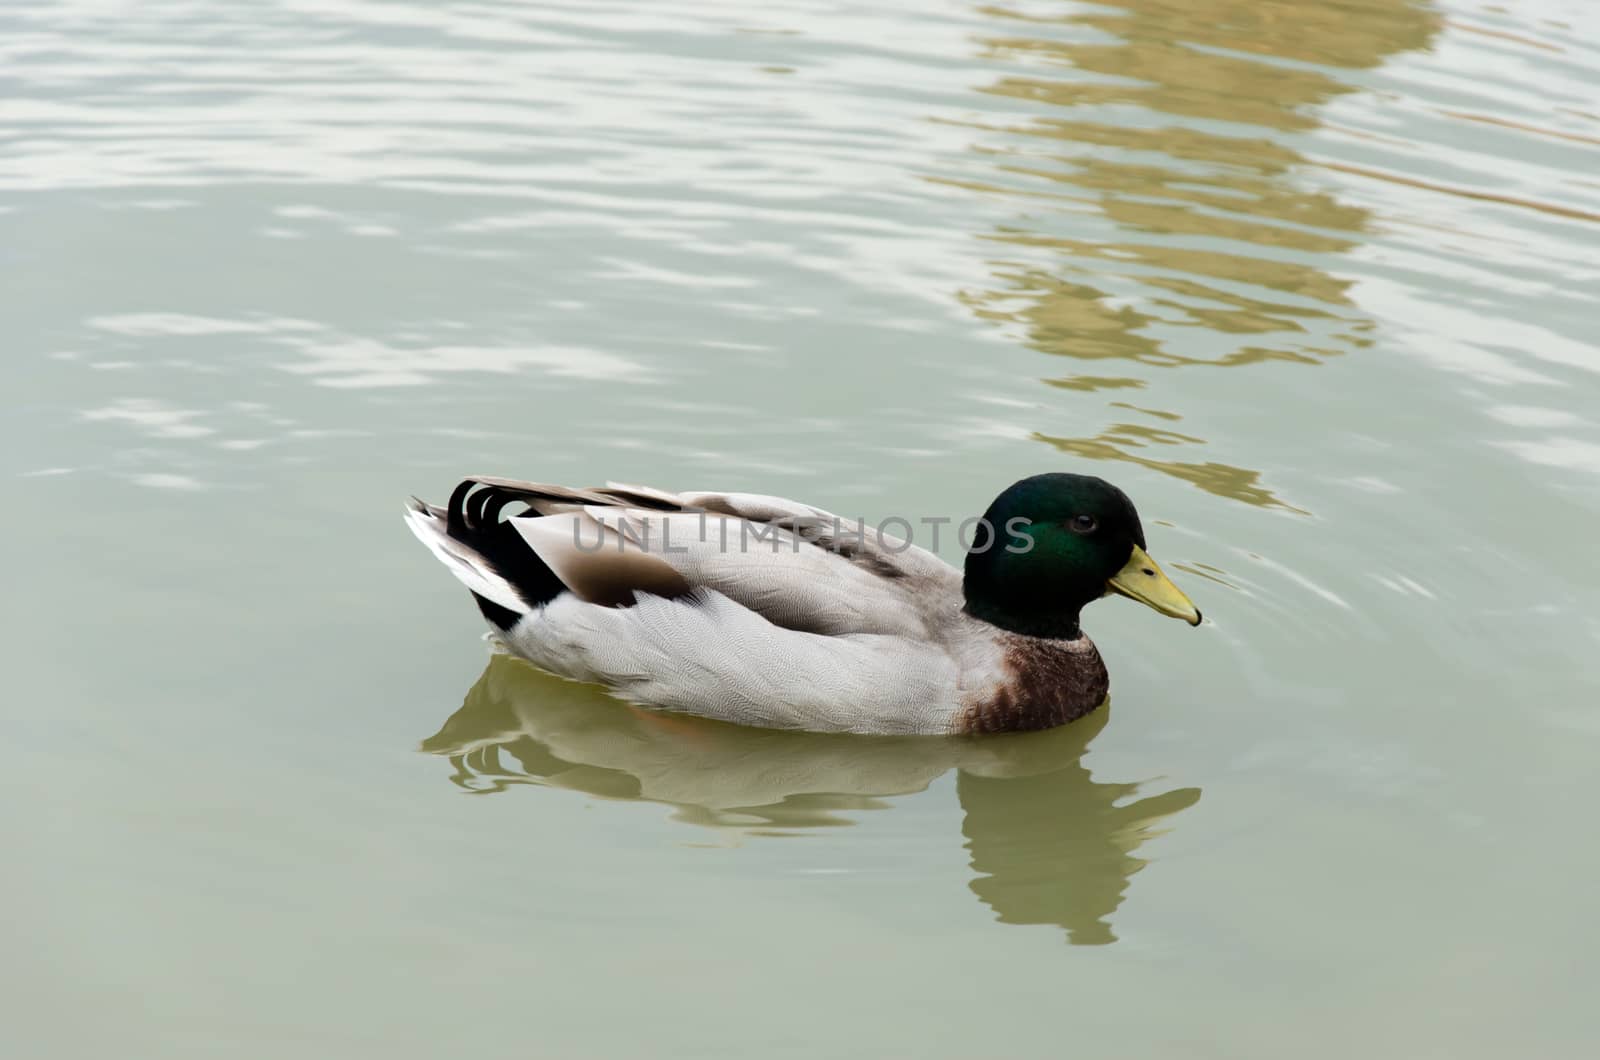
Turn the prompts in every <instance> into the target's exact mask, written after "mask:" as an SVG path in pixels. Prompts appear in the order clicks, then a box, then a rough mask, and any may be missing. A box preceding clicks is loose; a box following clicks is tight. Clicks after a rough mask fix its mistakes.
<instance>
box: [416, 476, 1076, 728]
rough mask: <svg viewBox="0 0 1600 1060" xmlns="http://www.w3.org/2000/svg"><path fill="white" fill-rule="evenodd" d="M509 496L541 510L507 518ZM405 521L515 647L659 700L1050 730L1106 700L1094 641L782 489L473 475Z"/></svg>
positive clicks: (715, 710) (823, 718) (912, 723)
mask: <svg viewBox="0 0 1600 1060" xmlns="http://www.w3.org/2000/svg"><path fill="white" fill-rule="evenodd" d="M479 487H481V488H479ZM511 502H520V503H524V504H527V505H528V506H529V509H530V511H528V512H527V514H524V515H519V516H516V517H513V518H510V519H506V520H503V521H502V520H500V519H499V514H500V509H501V508H502V507H504V506H505V505H506V504H508V503H511ZM407 522H408V523H409V524H410V526H411V529H412V530H413V532H415V533H416V535H417V537H418V538H419V539H421V541H422V542H423V543H424V544H426V545H427V546H428V547H429V549H431V550H432V551H433V553H434V554H435V555H436V556H437V557H438V558H439V559H440V560H442V561H443V562H444V563H445V565H446V566H448V567H449V568H450V569H451V571H452V572H453V573H454V574H455V575H456V577H457V578H459V579H460V580H461V581H462V582H463V583H464V584H465V585H466V586H467V587H468V588H469V589H471V590H472V591H473V593H474V594H475V595H476V596H477V597H478V598H479V601H480V606H482V607H483V610H484V612H485V615H486V617H488V618H489V620H490V623H491V626H493V627H494V630H495V634H496V636H497V637H498V638H499V639H500V640H501V642H502V643H503V644H504V645H505V647H506V648H507V649H509V650H510V651H511V652H513V653H515V654H517V655H519V656H521V657H523V658H525V659H527V660H529V661H530V662H532V663H534V664H536V665H538V666H540V667H542V668H544V669H546V670H549V671H551V672H553V673H556V674H560V675H562V676H565V677H569V678H573V679H575V680H580V681H594V682H598V683H601V684H604V685H606V686H608V687H609V688H611V689H612V690H613V691H614V692H616V693H617V694H618V695H620V696H622V697H624V698H627V699H629V700H632V701H634V702H637V703H641V704H646V705H649V706H654V707H661V708H666V709H671V710H680V711H686V712H689V713H693V714H698V715H702V716H705V717H711V718H718V719H722V720H726V721H732V722H738V723H742V724H748V725H762V726H770V727H782V728H799V729H808V730H811V731H817V732H866V733H899V734H912V733H920V734H948V733H960V732H974V731H995V730H1001V729H1018V728H1043V727H1047V726H1049V725H1054V724H1059V723H1060V722H1062V721H1066V720H1070V719H1071V718H1072V717H1076V716H1078V715H1080V714H1082V713H1084V712H1086V711H1087V710H1089V709H1092V708H1093V707H1094V706H1095V705H1097V704H1098V703H1099V702H1100V700H1101V699H1103V697H1104V695H1105V685H1106V681H1105V669H1104V666H1103V664H1102V663H1101V662H1100V657H1099V655H1098V653H1097V652H1096V651H1095V648H1094V645H1093V644H1092V643H1091V642H1090V641H1089V639H1088V638H1087V637H1079V638H1077V639H1075V640H1070V641H1057V640H1039V639H1036V638H1032V637H1023V636H1019V635H1016V634H1010V633H1006V632H1004V631H1002V630H999V629H997V628H996V627H994V626H992V625H989V624H988V623H985V622H982V621H980V620H978V619H976V618H973V617H972V616H970V615H968V614H967V613H966V612H965V611H964V610H963V596H962V575H961V572H960V571H958V570H956V569H955V568H954V567H952V566H950V565H949V564H947V563H945V562H944V561H943V560H941V559H939V558H938V557H937V556H935V555H933V554H932V553H930V552H928V551H926V550H925V549H921V548H918V547H916V546H914V545H910V544H908V543H906V542H903V541H899V540H897V539H894V538H890V537H887V536H883V537H881V538H880V536H879V535H878V534H877V533H875V532H874V531H873V530H872V529H871V528H870V527H869V528H867V530H866V533H865V534H864V535H858V534H857V533H856V530H857V528H856V527H855V526H854V525H852V524H850V523H848V522H843V521H840V520H838V519H837V518H836V517H835V516H833V515H832V514H830V513H828V512H824V511H822V510H820V509H817V508H813V507H811V506H809V505H805V504H800V503H798V502H795V501H790V500H785V499H783V498H779V497H770V496H763V495H756V494H742V493H711V492H692V493H681V494H669V493H664V492H662V491H659V490H651V489H643V488H639V487H624V486H609V487H606V488H604V489H595V490H575V489H568V488H566V487H559V486H548V485H542V484H536V483H526V482H512V481H508V480H504V479H492V478H477V479H472V480H468V482H467V483H464V484H463V487H462V488H461V489H458V490H457V492H456V495H455V496H454V497H453V498H452V500H451V504H450V506H449V507H448V508H447V509H440V508H436V507H432V506H430V505H426V504H423V503H422V502H417V503H416V504H415V505H413V506H412V507H411V509H410V510H409V511H408V512H407ZM863 538H864V539H863ZM485 601H487V603H484V602H485Z"/></svg>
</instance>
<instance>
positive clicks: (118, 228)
mask: <svg viewBox="0 0 1600 1060" xmlns="http://www.w3.org/2000/svg"><path fill="white" fill-rule="evenodd" d="M0 28H3V31H0V307H3V320H4V336H5V342H6V356H5V358H4V359H3V362H0V363H3V364H4V369H3V371H4V375H3V377H0V379H3V387H4V393H5V394H6V395H7V399H6V407H7V412H6V415H5V418H4V420H3V428H0V430H3V441H4V445H3V447H0V451H3V454H4V455H3V456H0V474H3V475H4V476H5V481H6V482H7V483H9V498H10V502H11V505H12V510H11V518H10V519H9V520H8V527H9V529H8V531H7V538H6V540H7V542H8V544H9V555H10V562H9V564H8V567H7V569H8V572H9V573H8V579H9V588H10V591H9V592H7V593H6V594H5V595H6V602H7V622H6V627H5V628H6V633H7V643H8V649H7V659H8V661H9V665H8V667H7V670H8V692H9V694H8V696H7V697H6V699H7V706H6V710H5V718H6V732H7V739H6V740H5V741H4V743H3V744H0V778H3V782H4V784H5V788H6V802H7V805H8V806H9V807H10V812H8V813H7V814H6V817H5V821H4V824H0V841H3V842H4V844H5V849H6V851H7V865H8V869H7V871H6V873H5V874H4V877H3V880H4V882H3V884H0V894H3V895H4V897H5V899H6V900H7V903H8V905H9V907H10V908H11V910H12V913H13V915H12V916H10V917H8V918H6V920H5V924H4V927H3V929H0V938H3V940H4V948H3V951H0V952H3V953H4V956H3V957H0V986H3V990H0V996H3V997H4V998H5V1001H4V1002H3V1004H0V1011H3V1015H4V1021H5V1024H6V1027H7V1037H8V1039H9V1045H8V1050H7V1051H8V1054H9V1055H17V1056H62V1057H67V1056H72V1057H76V1056H88V1055H97V1054H99V1053H103V1052H115V1053H116V1054H117V1055H122V1056H131V1057H145V1056H149V1057H163V1058H166V1057H181V1056H208V1057H209V1056H215V1055H218V1054H220V1053H227V1054H228V1055H237V1056H246V1057H279V1056H283V1055H285V1054H286V1053H289V1052H299V1053H306V1054H309V1055H317V1056H340V1057H352V1056H380V1055H381V1056H384V1057H401V1056H417V1057H433V1056H438V1055H440V1053H441V1052H444V1051H446V1050H449V1051H451V1052H458V1053H460V1054H462V1055H486V1056H505V1055H518V1056H522V1055H541V1056H558V1057H582V1056H594V1057H615V1056H660V1057H669V1056H671V1057H676V1056H682V1057H707V1056H729V1057H746V1056H829V1057H846V1056H851V1057H854V1056H860V1057H877V1056H906V1055H925V1056H966V1055H993V1054H996V1053H1001V1054H1006V1055H1055V1054H1059V1053H1063V1052H1067V1051H1072V1052H1074V1053H1083V1054H1089V1055H1126V1056H1151V1057H1184V1058H1188V1057H1196V1056H1217V1057H1230V1058H1232V1057H1264V1058H1265V1057H1278V1056H1282V1055H1284V1054H1285V1053H1287V1052H1292V1053H1293V1054H1294V1055H1297V1056H1306V1057H1329V1058H1334V1057H1344V1056H1349V1055H1351V1054H1352V1053H1356V1052H1360V1053H1361V1054H1363V1055H1373V1056H1395V1057H1400V1056H1404V1057H1429V1056H1438V1057H1451V1058H1458V1057H1501V1056H1506V1055H1510V1054H1512V1053H1516V1054H1518V1055H1522V1054H1529V1055H1538V1056H1541V1057H1581V1056H1589V1055H1592V1053H1593V1050H1594V1048H1595V1046H1596V1032H1595V1029H1594V1020H1593V1014H1592V1005H1591V1003H1590V997H1589V995H1590V994H1591V993H1592V986H1593V983H1594V982H1595V978H1596V975H1597V973H1600V967H1597V959H1596V957H1595V953H1596V952H1597V949H1596V947H1597V944H1600V930H1597V921H1596V918H1595V916H1594V914H1593V904H1594V903H1593V878H1594V876H1595V874H1596V872H1597V870H1600V853H1597V851H1596V848H1595V845H1594V843H1593V840H1592V836H1593V833H1594V827H1593V820H1592V816H1593V815H1592V812H1591V809H1590V805H1589V803H1590V801H1591V793H1592V791H1593V785H1594V783H1595V781H1596V779H1597V772H1600V770H1597V766H1600V713H1597V711H1596V708H1595V706H1594V704H1595V703H1596V702H1597V692H1600V671H1597V669H1596V667H1595V666H1594V665H1593V659H1594V657H1595V654H1596V651H1597V649H1600V618H1597V615H1596V611H1595V608H1594V603H1593V602H1594V600H1595V598H1596V593H1597V592H1600V564H1597V563H1596V562H1595V561H1594V558H1593V551H1594V546H1593V536H1594V532H1593V528H1594V526H1595V518H1596V515H1597V514H1600V488H1597V487H1600V478H1597V476H1600V417H1597V415H1596V412H1595V409H1596V408H1597V407H1600V404H1597V401H1596V397H1597V394H1600V378H1597V373H1600V347H1597V346H1596V342H1595V338H1594V335H1595V323H1596V314H1597V304H1600V299H1597V295H1596V293H1595V292H1596V291H1600V253H1597V252H1600V180H1597V179H1596V177H1595V173H1596V172H1597V171H1600V166H1597V162H1600V150H1597V147H1600V48H1597V47H1596V45H1595V43H1594V42H1595V41H1596V40H1597V39H1600V17H1597V12H1596V11H1595V10H1594V9H1593V6H1592V5H1590V4H1587V3H1584V2H1581V0H1571V2H1566V3H1562V2H1558V0H1530V2H1526V3H1521V4H1517V5H1514V6H1512V7H1507V8H1500V7H1495V6H1485V5H1480V4H1474V3H1468V2H1464V0H1463V2H1456V0H1450V2H1446V3H1440V4H1436V5H1426V4H1420V3H1410V2H1406V0H1343V2H1340V3H1327V4H1302V3H1288V2H1269V3H1260V2H1254V0H1251V2H1246V0H1208V2H1205V3H1196V2H1192V0H1189V2H1184V3H1177V2H1170V3H1162V2H1159V0H1152V2H1133V0H1115V2H1107V3H1103V4H1097V5H1087V4H1074V3H1067V2H1046V0H1027V2H1024V3H1022V4H1010V3H1003V4H999V5H978V4H960V3H937V4H929V3H926V2H921V3H915V4H913V3H909V2H900V3H889V4H882V3H880V4H872V5H866V4H859V5H837V6H835V5H830V4H827V3H822V2H787V3H780V4H777V5H762V6H761V8H760V9H759V10H757V9H756V8H753V7H751V6H750V5H748V4H739V3H734V2H732V0H722V2H714V0H700V2H690V3H687V4H676V5H672V6H670V7H667V6H664V5H660V4H633V5H627V4H595V3H592V2H587V0H586V2H584V3H565V2H554V0H546V2H543V3H539V4H527V5H522V4H512V3H506V2H479V3H456V4H448V5H443V4H423V3H413V2H403V0H388V2H380V0H340V2H335V3H326V4H306V3H298V2H293V0H285V2H278V3H270V4H268V3H244V2H234V3H210V4H203V5H202V4H183V3H156V4H140V5H117V4H107V3H91V2H77V3H58V4H54V5H48V6H42V7H30V6H26V5H21V4H13V5H8V6H6V7H4V8H3V9H0ZM1069 468H1070V469H1076V470H1082V471H1089V472H1094V473H1099V474H1103V475H1106V476H1108V477H1110V478H1112V479H1113V480H1114V481H1116V482H1117V483H1118V484H1120V485H1122V486H1123V487H1124V488H1125V489H1127V490H1128V491H1129V492H1130V493H1131V494H1132V495H1133V497H1134V498H1135V499H1136V501H1137V502H1138V504H1139V506H1140V509H1141V511H1142V512H1143V514H1144V516H1145V520H1146V526H1147V529H1148V530H1149V537H1150V542H1151V550H1152V553H1153V554H1154V555H1155V556H1156V557H1157V558H1158V559H1160V560H1161V561H1162V562H1163V563H1164V564H1165V565H1166V566H1167V568H1168V570H1169V571H1170V572H1171V573H1173V575H1174V577H1175V578H1177V579H1178V580H1179V581H1180V582H1181V583H1182V584H1183V585H1184V586H1185V588H1187V589H1189V590H1190V593H1191V595H1192V596H1193V597H1194V598H1195V600H1196V602H1197V603H1198V604H1199V605H1200V606H1201V607H1202V608H1203V609H1204V611H1205V613H1206V615H1207V616H1208V619H1209V622H1208V624H1207V625H1206V626H1205V627H1204V628H1202V629H1201V630H1199V631H1191V630H1188V629H1186V628H1185V627H1183V626H1182V625H1181V624H1178V623H1174V622H1169V621H1165V620H1162V619H1160V618H1158V617H1156V616H1154V615H1152V614H1151V613H1149V612H1148V611H1145V610H1144V609H1141V608H1136V607H1133V606H1132V605H1128V604H1126V603H1125V602H1115V601H1113V602H1106V603H1102V604H1097V605H1095V606H1094V607H1092V608H1091V609H1090V610H1089V611H1088V612H1087V614H1086V624H1087V626H1088V628H1089V630H1090V631H1091V632H1092V633H1093V635H1094V636H1095V638H1096V640H1097V642H1098V643H1099V644H1100V646H1101V650H1102V652H1103V653H1104V654H1105V656H1106V658H1107V661H1108V663H1109V666H1110V669H1111V672H1112V675H1113V704H1112V707H1111V709H1110V710H1109V712H1107V714H1105V715H1102V716H1099V717H1097V718H1095V719H1093V720H1091V721H1088V722H1086V723H1083V724H1082V725H1081V726H1078V727H1071V728H1068V729H1066V730H1062V731H1058V732H1054V733H1048V734H1043V735H1040V736H1036V737H1023V738H1005V739H1001V740H998V741H992V742H980V743H978V744H975V745H973V744H967V745H961V746H955V745H951V744H947V743H943V742H939V741H935V742H932V743H925V742H919V741H870V740H869V741H863V740H857V739H842V738H821V737H807V736H795V735H788V736H785V735H782V734H764V733H751V732H743V731H740V730H734V729H728V728H724V727H717V726H696V725H694V724H692V723H685V722H671V721H669V722H662V721H660V720H657V719H653V718H651V717H649V716H641V715H639V714H637V713H636V712H633V711H630V710H628V709H627V708H624V707H621V706H618V705H616V704H613V703H610V702H608V701H606V700H605V699H603V698H602V697H599V696H597V695H596V694H594V693H592V692H591V691H589V690H586V689H583V688H577V687H574V686H568V685H558V684H554V683H552V682H550V681H548V680H546V679H544V678H541V677H540V676H539V675H537V674H534V673H530V672H529V671H527V670H525V669H522V668H520V667H517V666H513V665H509V664H507V663H505V662H496V663H490V662H489V659H488V655H487V653H486V651H485V648H484V645H483V644H482V643H481V641H480V640H479V639H478V637H479V633H480V625H479V623H478V620H477V617H476V615H475V614H474V612H473V609H472V607H471V606H470V604H469V602H468V600H467V599H466V598H465V596H464V595H463V594H462V593H461V592H460V591H459V589H458V588H457V587H456V586H455V585H454V584H453V582H452V581H451V579H450V578H449V577H448V575H447V574H445V572H443V571H441V570H439V569H438V568H437V566H436V564H435V563H434V561H433V560H432V559H430V558H429V557H428V556H427V555H426V554H425V553H424V552H423V551H422V550H421V549H419V548H418V547H417V546H416V544H415V542H414V541H412V540H411V538H410V536H409V535H408V534H407V533H406V532H405V530H404V527H403V526H402V524H401V521H400V518H399V514H400V505H401V502H402V500H403V499H404V498H405V497H406V496H407V495H408V494H410V493H420V494H422V495H424V496H427V497H430V498H434V499H438V498H440V497H441V496H443V494H444V493H445V492H446V491H447V490H448V489H449V487H450V486H451V485H452V484H453V482H454V481H455V479H456V478H457V477H458V476H459V475H460V474H462V473H466V472H491V473H502V474H510V475H521V476H528V477H536V478H545V479H550V480H554V481H566V482H574V483H585V482H595V481H601V480H604V479H608V478H611V479H622V480H628V481H641V482H647V483H657V484H660V485H663V486H667V487H673V488H754V489H759V490H763V491H767V492H774V493H780V494H787V495H791V496H796V497H800V498H803V499H805V500H807V501H810V502H813V503H816V504H820V505H823V506H825V507H828V508H830V509H833V510H837V511H844V512H847V513H850V514H861V515H865V516H868V517H881V516H883V515H888V514H901V513H907V512H909V513H913V514H929V515H946V514H948V515H954V516H957V517H960V516H964V515H967V514H971V513H974V512H976V511H980V510H981V509H982V508H983V506H984V505H985V504H986V502H987V501H988V500H989V499H990V497H992V495H993V494H994V493H995V492H997V491H998V489H999V488H1001V487H1002V486H1004V485H1005V484H1007V483H1009V482H1011V481H1012V480H1014V479H1016V478H1018V477H1021V476H1022V475H1025V474H1030V473H1034V472H1038V471H1043V470H1055V469H1069ZM946 551H947V554H951V555H953V552H951V550H950V549H949V548H948V546H947V548H946Z"/></svg>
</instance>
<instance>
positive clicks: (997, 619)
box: [966, 591, 1083, 640]
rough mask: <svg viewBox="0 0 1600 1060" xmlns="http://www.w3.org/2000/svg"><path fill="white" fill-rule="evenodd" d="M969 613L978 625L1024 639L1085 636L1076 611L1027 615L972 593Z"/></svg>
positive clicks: (969, 600)
mask: <svg viewBox="0 0 1600 1060" xmlns="http://www.w3.org/2000/svg"><path fill="white" fill-rule="evenodd" d="M966 612H967V614H969V615H971V616H972V617H973V618H976V619H978V620H979V621H982V622H987V623H989V624H990V625H991V626H998V627H999V628H1000V629H1003V630H1005V631H1006V632H1007V633H1016V634H1019V635H1021V636H1024V637H1040V638H1042V639H1045V640H1077V639H1078V638H1079V637H1080V636H1082V635H1083V630H1082V629H1081V628H1080V627H1079V625H1078V609H1077V608H1073V609H1071V610H1070V611H1067V610H1060V611H1049V612H1044V611H1027V610H1021V609H1019V608H1016V607H1014V606H1007V605H1006V604H1005V603H1003V602H1000V601H995V600H990V599H985V598H984V597H983V596H982V595H979V596H978V597H976V598H974V596H973V594H972V593H971V592H970V591H969V592H968V593H967V606H966Z"/></svg>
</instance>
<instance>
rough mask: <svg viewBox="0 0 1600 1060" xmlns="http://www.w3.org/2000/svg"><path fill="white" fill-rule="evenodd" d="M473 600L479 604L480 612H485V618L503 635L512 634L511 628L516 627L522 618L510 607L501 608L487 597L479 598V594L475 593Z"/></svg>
mask: <svg viewBox="0 0 1600 1060" xmlns="http://www.w3.org/2000/svg"><path fill="white" fill-rule="evenodd" d="M472 598H473V599H474V600H476V601H477V602H478V610H479V611H482V612H483V617H484V618H486V619H488V620H489V623H490V624H491V625H493V626H494V627H495V628H496V629H498V630H500V631H501V632H502V633H509V632H511V627H512V626H514V625H516V624H517V622H518V621H519V620H520V619H521V618H522V615H521V614H519V613H518V612H516V611H513V610H511V608H509V607H501V606H500V605H499V604H497V603H495V602H494V601H493V600H491V599H489V598H488V597H487V596H479V595H478V594H477V593H473V594H472Z"/></svg>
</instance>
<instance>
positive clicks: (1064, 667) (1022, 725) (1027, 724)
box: [957, 634, 1111, 733]
mask: <svg viewBox="0 0 1600 1060" xmlns="http://www.w3.org/2000/svg"><path fill="white" fill-rule="evenodd" d="M1000 650H1001V660H1002V661H1001V667H1000V669H1001V678H1000V680H999V681H998V682H997V683H996V684H995V686H993V687H990V688H984V689H975V690H973V694H972V695H971V697H970V701H969V704H968V706H967V708H966V710H965V711H964V712H963V714H962V716H961V718H960V719H959V722H958V725H957V729H958V731H960V732H966V733H988V732H1027V731H1029V730H1033V729H1049V728H1054V727H1055V726H1057V725H1065V724H1066V723H1067V722H1069V721H1074V720H1076V719H1078V718H1081V717H1083V716H1084V715H1085V714H1088V713H1089V712H1090V711H1092V710H1094V709H1095V708H1096V707H1098V706H1099V705H1100V704H1101V703H1103V702H1105V698H1106V693H1107V692H1108V691H1109V690H1110V688H1111V679H1110V676H1109V675H1108V674H1107V673H1106V664H1105V663H1104V662H1103V661H1102V660H1101V658H1100V652H1099V650H1098V649H1096V648H1095V646H1094V642H1093V641H1091V640H1090V639H1089V638H1088V637H1086V636H1084V637H1079V638H1078V639H1076V640H1065V641H1062V640H1044V639H1041V638H1038V637H1022V636H1016V635H1011V634H1008V635H1007V636H1005V637H1004V638H1002V640H1001V642H1000Z"/></svg>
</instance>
